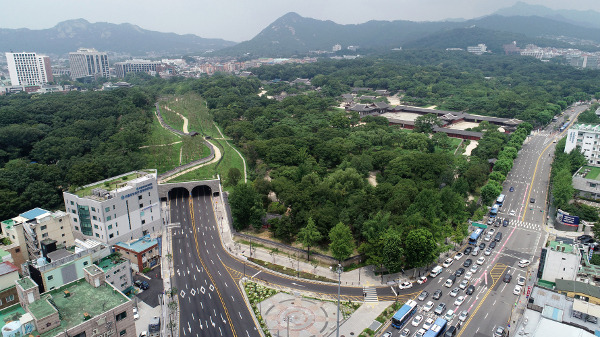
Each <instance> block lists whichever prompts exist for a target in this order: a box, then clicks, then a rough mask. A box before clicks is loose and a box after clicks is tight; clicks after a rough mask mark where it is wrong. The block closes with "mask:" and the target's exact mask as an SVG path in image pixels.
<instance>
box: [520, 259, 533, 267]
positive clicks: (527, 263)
mask: <svg viewBox="0 0 600 337" xmlns="http://www.w3.org/2000/svg"><path fill="white" fill-rule="evenodd" d="M530 263H531V261H529V260H521V261H519V267H521V268H525V267H527V266H528V265H529V264H530Z"/></svg>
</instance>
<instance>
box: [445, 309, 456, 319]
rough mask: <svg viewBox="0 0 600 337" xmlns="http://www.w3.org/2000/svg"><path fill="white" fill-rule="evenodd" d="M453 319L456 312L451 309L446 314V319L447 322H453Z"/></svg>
mask: <svg viewBox="0 0 600 337" xmlns="http://www.w3.org/2000/svg"><path fill="white" fill-rule="evenodd" d="M452 317H454V310H452V309H450V310H448V311H446V314H445V315H444V319H445V320H447V321H451V320H452Z"/></svg>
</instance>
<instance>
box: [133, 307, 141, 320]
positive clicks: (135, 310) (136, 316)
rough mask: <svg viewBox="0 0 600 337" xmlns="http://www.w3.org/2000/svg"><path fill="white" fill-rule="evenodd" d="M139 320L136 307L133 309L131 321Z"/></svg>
mask: <svg viewBox="0 0 600 337" xmlns="http://www.w3.org/2000/svg"><path fill="white" fill-rule="evenodd" d="M139 318H140V314H138V310H137V308H136V307H133V319H134V320H137V319H139Z"/></svg>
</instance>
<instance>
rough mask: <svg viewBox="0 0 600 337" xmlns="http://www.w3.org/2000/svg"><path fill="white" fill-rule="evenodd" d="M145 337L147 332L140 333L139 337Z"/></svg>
mask: <svg viewBox="0 0 600 337" xmlns="http://www.w3.org/2000/svg"><path fill="white" fill-rule="evenodd" d="M146 336H148V331H142V332H140V337H146Z"/></svg>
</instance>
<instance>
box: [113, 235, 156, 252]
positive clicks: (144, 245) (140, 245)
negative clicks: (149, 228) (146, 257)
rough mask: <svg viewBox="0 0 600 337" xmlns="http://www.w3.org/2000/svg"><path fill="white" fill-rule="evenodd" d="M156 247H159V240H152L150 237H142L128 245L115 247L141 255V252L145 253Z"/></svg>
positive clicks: (122, 243) (118, 244)
mask: <svg viewBox="0 0 600 337" xmlns="http://www.w3.org/2000/svg"><path fill="white" fill-rule="evenodd" d="M155 245H158V240H156V239H151V238H150V236H149V235H146V236H142V237H141V238H139V239H137V240H135V241H133V242H131V243H126V242H117V243H115V246H118V247H121V248H124V249H128V250H131V251H134V252H136V253H141V252H143V251H145V250H146V249H149V248H151V247H153V246H155Z"/></svg>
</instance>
